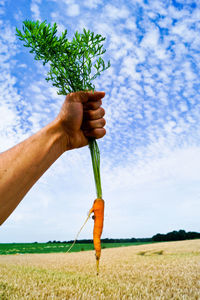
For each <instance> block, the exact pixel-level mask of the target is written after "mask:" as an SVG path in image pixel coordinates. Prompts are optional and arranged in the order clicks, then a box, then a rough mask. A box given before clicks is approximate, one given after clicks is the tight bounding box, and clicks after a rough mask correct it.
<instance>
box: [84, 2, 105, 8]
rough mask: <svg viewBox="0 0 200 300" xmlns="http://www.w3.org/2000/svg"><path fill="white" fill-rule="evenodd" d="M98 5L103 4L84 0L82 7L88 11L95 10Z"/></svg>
mask: <svg viewBox="0 0 200 300" xmlns="http://www.w3.org/2000/svg"><path fill="white" fill-rule="evenodd" d="M100 4H103V0H85V1H83V5H84V6H85V7H87V8H89V9H92V8H95V9H96V8H97V7H98V6H99V5H100Z"/></svg>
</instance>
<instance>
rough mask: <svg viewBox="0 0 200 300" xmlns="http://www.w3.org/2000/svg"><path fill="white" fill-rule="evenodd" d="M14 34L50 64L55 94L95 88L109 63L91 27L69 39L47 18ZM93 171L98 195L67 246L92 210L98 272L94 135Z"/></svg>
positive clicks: (99, 210)
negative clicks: (95, 82)
mask: <svg viewBox="0 0 200 300" xmlns="http://www.w3.org/2000/svg"><path fill="white" fill-rule="evenodd" d="M16 31H17V33H16V35H17V36H18V37H19V39H20V40H21V41H23V42H24V46H25V47H29V48H31V50H30V53H34V54H35V57H34V58H35V60H42V61H43V65H45V64H47V63H48V65H49V67H50V70H49V72H48V74H47V75H48V76H47V78H46V80H47V81H49V80H51V81H52V84H53V86H55V87H57V88H58V94H60V95H66V94H67V93H68V92H77V91H85V90H93V91H94V90H95V86H94V85H93V84H92V81H93V80H94V79H95V78H97V77H98V76H99V75H100V74H101V73H102V72H103V71H105V70H106V69H108V68H109V67H110V62H108V64H107V66H106V65H105V63H104V60H103V59H102V55H103V54H104V53H105V52H106V50H105V49H104V48H103V44H102V42H103V41H104V40H105V38H104V37H102V36H101V35H99V34H97V35H95V34H94V32H91V31H90V30H88V31H87V30H86V29H83V33H81V34H80V33H78V32H76V33H75V35H74V38H73V39H72V41H69V40H68V39H67V30H65V31H64V32H63V33H62V35H61V36H60V37H58V36H57V35H56V33H57V24H56V23H54V25H53V26H51V24H47V23H46V21H44V22H40V21H36V22H34V21H30V20H26V21H24V22H23V32H21V31H20V30H19V29H17V28H16ZM89 148H90V153H91V159H92V166H93V173H94V179H95V185H96V194H97V199H96V200H95V201H94V203H93V206H92V208H91V209H90V211H89V215H88V217H87V219H86V221H85V223H84V224H83V226H82V227H81V229H80V230H79V232H78V234H77V237H76V239H75V241H74V243H73V244H72V246H71V247H70V248H69V250H68V252H69V251H70V250H71V248H72V247H73V245H74V244H75V242H76V240H77V238H78V235H79V233H80V232H81V230H82V228H83V227H84V225H85V224H86V222H87V220H88V219H89V218H90V216H91V214H92V213H93V214H94V215H93V219H94V230H93V241H94V248H95V254H96V265H97V274H98V273H99V260H100V257H101V240H100V238H101V234H102V230H103V221H104V200H103V199H102V188H101V177H100V152H99V147H98V144H97V142H96V140H95V139H91V140H90V141H89Z"/></svg>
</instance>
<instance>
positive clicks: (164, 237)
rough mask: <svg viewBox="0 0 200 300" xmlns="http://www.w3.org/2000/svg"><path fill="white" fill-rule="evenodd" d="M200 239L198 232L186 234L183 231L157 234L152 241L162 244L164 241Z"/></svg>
mask: <svg viewBox="0 0 200 300" xmlns="http://www.w3.org/2000/svg"><path fill="white" fill-rule="evenodd" d="M198 238H200V233H198V232H188V233H187V232H186V231H185V230H183V229H180V230H179V231H176V230H174V231H171V232H168V233H167V234H160V233H158V234H156V235H154V236H153V237H152V240H153V241H155V242H162V241H181V240H187V239H188V240H190V239H198Z"/></svg>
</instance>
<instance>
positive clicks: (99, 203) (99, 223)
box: [89, 198, 104, 275]
mask: <svg viewBox="0 0 200 300" xmlns="http://www.w3.org/2000/svg"><path fill="white" fill-rule="evenodd" d="M92 212H93V213H94V230H93V242H94V249H95V254H96V265H97V275H98V274H99V260H100V257H101V240H100V239H101V234H102V231H103V221H104V200H103V199H100V198H98V199H96V200H94V203H93V207H92V208H91V209H90V213H89V214H91V213H92Z"/></svg>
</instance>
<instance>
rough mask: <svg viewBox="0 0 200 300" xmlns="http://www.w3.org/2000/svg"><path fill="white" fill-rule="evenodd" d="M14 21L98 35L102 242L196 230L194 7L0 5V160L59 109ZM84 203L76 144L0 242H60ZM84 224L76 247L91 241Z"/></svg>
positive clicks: (198, 111) (197, 20)
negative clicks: (103, 63) (101, 41)
mask: <svg viewBox="0 0 200 300" xmlns="http://www.w3.org/2000/svg"><path fill="white" fill-rule="evenodd" d="M25 19H31V20H41V21H43V20H47V22H48V23H51V24H53V23H54V22H56V23H57V24H58V34H60V33H61V32H62V31H64V29H67V30H68V36H69V39H71V38H72V36H73V33H74V32H75V31H76V30H78V31H79V32H81V31H82V29H83V28H86V29H90V30H91V31H94V32H95V33H96V34H97V33H99V34H101V35H103V36H105V37H106V42H105V48H106V49H107V52H106V54H105V56H104V59H105V60H108V59H110V61H111V68H110V69H109V70H107V71H106V72H105V73H104V74H103V75H102V76H101V77H100V78H99V79H98V80H97V81H96V82H95V86H96V89H97V90H103V91H105V92H106V97H105V98H104V105H103V107H104V108H105V110H106V121H107V125H106V129H107V135H106V136H105V137H104V138H103V139H102V140H101V141H99V147H100V150H101V174H102V185H103V198H104V200H105V205H106V207H105V209H106V210H105V224H104V232H103V235H102V237H103V238H106V237H108V238H120V237H124V238H125V237H151V236H152V235H154V234H156V233H158V232H160V233H166V232H169V231H171V230H179V229H185V230H187V231H200V218H199V211H200V183H199V182H200V101H199V96H200V95H199V94H200V71H199V70H200V2H199V1H197V0H178V1H176V0H165V1H163V0H154V1H149V0H127V1H119V0H111V1H106V0H79V1H78V0H32V1H30V0H18V1H13V0H0V151H1V152H3V151H4V150H6V149H8V148H10V147H12V146H13V145H15V144H16V143H18V142H20V141H22V140H24V139H25V138H27V137H28V136H30V135H31V134H33V133H34V132H36V131H37V130H39V129H40V128H42V127H43V126H44V125H46V124H47V123H48V122H50V121H51V120H53V118H54V117H55V116H56V115H57V113H58V111H59V109H60V106H61V104H62V102H63V100H64V97H63V96H58V95H57V91H56V89H54V88H53V87H52V86H51V84H50V83H47V82H46V81H45V75H46V71H47V69H46V68H44V67H43V66H42V64H41V63H40V62H36V61H34V59H33V56H32V55H31V54H30V53H29V52H28V49H27V48H24V47H23V46H22V43H21V41H19V40H18V39H17V38H16V36H15V27H16V26H17V27H18V28H21V27H22V22H23V21H24V20H25ZM94 198H95V187H94V182H93V174H92V168H91V161H90V154H89V150H88V147H85V148H83V149H79V150H73V151H70V152H67V153H65V154H64V155H63V156H62V157H61V158H59V160H58V161H57V162H56V163H55V164H54V165H53V166H52V167H51V168H50V169H49V170H48V171H47V172H46V174H45V175H43V177H42V178H41V179H40V180H39V181H38V182H37V184H36V185H35V186H34V187H33V188H32V190H31V191H30V192H29V193H28V194H27V195H26V197H25V198H24V200H23V201H22V202H21V204H20V205H19V206H18V208H17V209H16V210H15V212H14V213H13V214H12V215H11V216H10V217H9V219H8V220H7V221H6V222H5V223H4V224H3V225H2V226H1V228H0V242H20V241H21V242H31V241H44V242H46V241H48V240H70V239H73V238H74V237H75V235H76V233H77V232H78V230H79V228H80V226H81V225H82V223H83V222H84V220H85V218H86V216H87V213H88V211H89V209H90V207H91V205H92V203H93V200H94ZM92 225H93V220H89V222H88V224H87V225H86V227H85V229H84V230H83V232H82V233H81V236H80V238H91V237H92V227H93V226H92Z"/></svg>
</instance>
